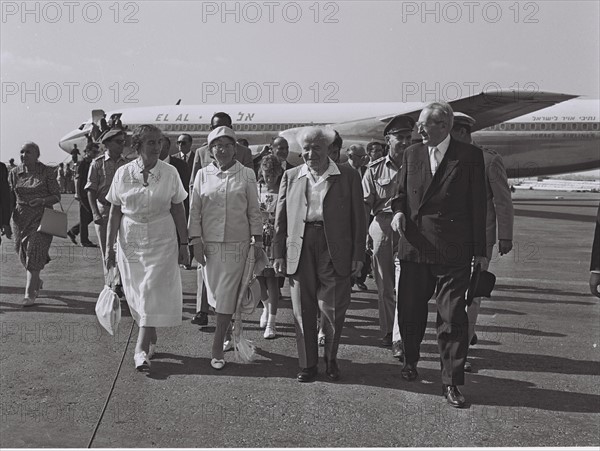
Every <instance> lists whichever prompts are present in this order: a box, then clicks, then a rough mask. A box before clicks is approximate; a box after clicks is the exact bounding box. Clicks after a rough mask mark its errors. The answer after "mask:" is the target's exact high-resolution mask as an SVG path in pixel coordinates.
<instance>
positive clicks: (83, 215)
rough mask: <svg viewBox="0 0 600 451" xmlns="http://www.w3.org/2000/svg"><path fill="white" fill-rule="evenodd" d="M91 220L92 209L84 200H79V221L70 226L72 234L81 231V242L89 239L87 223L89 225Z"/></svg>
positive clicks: (92, 217) (77, 233) (92, 218)
mask: <svg viewBox="0 0 600 451" xmlns="http://www.w3.org/2000/svg"><path fill="white" fill-rule="evenodd" d="M93 220H94V216H93V215H92V210H91V208H90V207H89V205H88V204H86V203H84V202H79V222H78V223H77V224H75V225H74V226H73V227H71V232H73V234H74V235H79V234H80V233H81V238H80V241H81V242H82V243H87V242H88V241H90V236H89V233H88V225H90V224H91V223H92V221H93Z"/></svg>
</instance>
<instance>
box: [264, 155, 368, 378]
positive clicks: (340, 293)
mask: <svg viewBox="0 0 600 451" xmlns="http://www.w3.org/2000/svg"><path fill="white" fill-rule="evenodd" d="M331 164H334V163H331ZM334 165H335V164H334ZM305 167H306V166H305V165H302V166H299V167H296V168H294V169H290V170H288V171H286V172H285V173H284V174H283V177H282V180H281V185H280V188H279V198H278V201H277V211H276V215H275V238H274V240H273V256H274V257H275V258H285V259H286V270H287V274H288V275H289V276H290V290H291V295H292V307H293V310H294V319H295V325H296V342H297V345H298V357H299V360H300V367H302V368H311V367H314V366H316V365H317V360H318V354H319V352H318V345H317V331H318V327H317V311H318V310H320V311H321V312H322V316H323V318H324V321H323V328H324V332H325V359H327V360H334V359H335V358H336V356H337V349H338V345H339V340H340V336H341V333H342V327H343V325H344V318H345V315H346V310H347V308H348V306H349V305H350V273H351V271H352V261H364V257H365V237H366V225H365V214H364V206H363V199H362V188H361V184H360V177H359V175H358V173H357V172H356V171H353V170H352V169H350V168H347V167H340V166H337V167H338V169H339V172H340V173H339V174H337V175H330V176H329V177H328V178H327V181H326V183H327V186H326V189H327V191H326V194H325V196H324V200H323V225H322V226H319V225H318V224H317V225H310V224H308V225H307V224H305V220H306V217H307V212H308V201H307V197H306V190H307V185H308V179H307V177H309V175H307V176H302V175H301V174H302V172H301V171H302V168H305Z"/></svg>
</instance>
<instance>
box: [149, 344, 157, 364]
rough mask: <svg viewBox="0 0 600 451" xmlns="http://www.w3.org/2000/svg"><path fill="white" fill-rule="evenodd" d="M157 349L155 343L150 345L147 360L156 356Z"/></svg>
mask: <svg viewBox="0 0 600 451" xmlns="http://www.w3.org/2000/svg"><path fill="white" fill-rule="evenodd" d="M157 349H158V348H157V346H156V343H150V349H149V350H148V360H150V359H151V358H152V357H154V354H156V352H157Z"/></svg>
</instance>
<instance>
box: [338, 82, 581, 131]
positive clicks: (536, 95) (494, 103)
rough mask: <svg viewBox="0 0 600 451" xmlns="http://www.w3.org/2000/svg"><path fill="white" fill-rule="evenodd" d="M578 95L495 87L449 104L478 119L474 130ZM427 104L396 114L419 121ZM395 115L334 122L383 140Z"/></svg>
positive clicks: (345, 128) (342, 129)
mask: <svg viewBox="0 0 600 451" xmlns="http://www.w3.org/2000/svg"><path fill="white" fill-rule="evenodd" d="M576 97H578V96H576V95H570V94H560V93H553V92H541V91H538V92H530V91H514V90H495V91H490V92H485V93H481V94H477V95H475V96H471V97H465V98H463V99H459V100H455V101H453V102H450V105H451V106H452V109H453V110H454V111H459V112H461V113H465V114H468V115H469V116H472V117H473V118H475V120H476V121H477V122H476V124H475V126H474V127H473V130H472V131H473V132H475V131H477V130H481V129H483V128H487V127H491V126H492V125H496V124H499V123H501V122H505V121H508V120H510V119H514V118H516V117H519V116H523V115H525V114H529V113H531V112H533V111H537V110H541V109H543V108H547V107H550V106H552V105H556V104H557V103H560V102H564V101H566V100H570V99H574V98H576ZM425 105H426V104H425V103H423V104H422V106H421V107H419V109H416V110H415V109H413V110H410V111H398V112H397V113H395V114H406V115H408V116H411V117H412V118H413V119H414V120H415V121H416V120H417V119H418V117H419V113H420V112H421V109H422V107H424V106H425ZM392 117H393V115H388V116H382V117H371V118H366V119H359V120H355V121H348V122H341V123H338V124H332V125H333V126H334V128H335V129H336V130H337V131H338V132H339V133H340V134H341V135H342V136H343V137H344V138H346V137H351V136H353V137H372V138H376V139H381V138H382V137H383V129H384V128H385V126H386V125H387V123H388V122H389V121H390V120H391V119H392Z"/></svg>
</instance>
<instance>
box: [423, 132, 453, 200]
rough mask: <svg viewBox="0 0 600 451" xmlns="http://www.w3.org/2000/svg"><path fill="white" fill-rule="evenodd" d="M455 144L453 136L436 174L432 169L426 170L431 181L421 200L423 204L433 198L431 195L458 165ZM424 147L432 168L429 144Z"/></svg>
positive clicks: (428, 165)
mask: <svg viewBox="0 0 600 451" xmlns="http://www.w3.org/2000/svg"><path fill="white" fill-rule="evenodd" d="M454 146H455V141H454V140H452V138H451V139H450V145H449V146H448V150H447V151H446V154H445V155H444V158H443V160H442V162H441V163H440V166H439V167H438V169H437V171H435V175H434V176H433V177H431V170H429V171H426V172H427V173H428V174H429V178H430V182H429V185H428V186H427V190H426V191H425V194H424V195H423V199H422V200H421V206H422V205H423V204H425V203H426V202H427V201H428V200H429V199H430V198H431V196H432V195H433V194H434V193H435V192H436V191H437V190H438V189H439V188H440V187H441V186H442V185H443V184H444V181H445V180H446V178H448V176H449V175H450V174H452V172H453V171H454V169H455V168H456V166H457V165H458V161H457V160H456V157H455V155H456V151H455V148H454ZM424 148H425V152H424V154H425V157H426V159H427V168H430V167H431V166H430V164H429V151H428V148H427V146H424Z"/></svg>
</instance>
